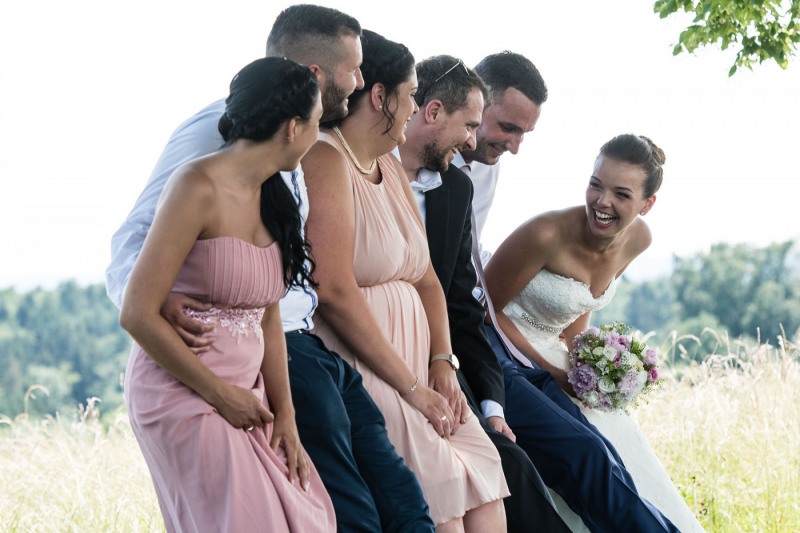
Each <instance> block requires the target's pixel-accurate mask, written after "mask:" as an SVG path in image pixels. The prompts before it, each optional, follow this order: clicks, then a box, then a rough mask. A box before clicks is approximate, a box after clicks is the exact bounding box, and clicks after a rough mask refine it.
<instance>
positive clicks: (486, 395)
mask: <svg viewBox="0 0 800 533" xmlns="http://www.w3.org/2000/svg"><path fill="white" fill-rule="evenodd" d="M417 76H418V81H419V89H418V91H417V95H418V97H417V102H418V103H419V105H420V112H419V113H417V114H416V115H415V116H414V117H413V118H412V119H411V121H410V122H409V125H408V127H407V130H406V143H405V144H403V145H401V146H400V156H401V160H402V162H403V166H404V168H405V170H406V173H407V175H408V178H409V181H411V184H412V189H413V190H414V194H415V197H416V198H417V200H418V203H419V205H420V211H421V214H422V215H423V218H424V219H425V227H426V231H427V234H428V247H429V249H430V254H431V262H432V263H433V268H434V270H435V271H436V274H437V276H438V278H439V281H440V282H441V284H442V287H443V289H444V293H445V296H446V299H447V312H448V317H449V323H450V334H451V340H452V345H453V351H454V352H455V353H456V354H457V359H456V358H454V359H453V360H452V361H451V364H453V365H454V367H459V369H458V370H457V376H458V380H459V384H460V385H461V389H462V391H463V392H464V394H465V396H466V397H467V401H468V403H469V405H470V408H471V410H472V412H473V413H474V414H475V415H476V416H477V417H478V419H479V420H480V422H481V425H482V426H483V428H484V430H485V431H486V433H487V434H488V436H489V438H490V439H491V440H492V442H493V443H494V445H495V446H496V447H497V450H498V452H499V454H500V458H501V460H502V463H503V471H504V473H505V475H506V480H507V482H508V486H509V489H510V491H511V496H509V497H508V498H506V499H505V500H504V503H505V508H506V518H507V524H508V531H510V532H528V531H534V530H536V531H553V532H559V531H564V532H566V531H569V530H568V529H567V527H566V525H565V524H564V522H563V521H562V520H561V518H560V517H559V516H558V514H557V513H556V511H555V508H554V507H553V505H552V500H551V499H550V496H549V493H548V492H547V489H546V487H545V486H544V483H543V482H542V480H541V478H540V477H539V474H538V472H537V471H536V468H535V467H534V466H533V463H532V462H531V460H530V459H529V458H528V456H527V455H526V454H525V452H524V451H523V450H522V449H521V448H520V447H519V446H517V445H516V444H514V442H513V439H514V434H513V432H512V431H511V429H510V428H509V427H508V425H507V424H506V423H505V420H504V419H503V406H504V404H505V392H504V385H503V373H502V370H501V369H500V364H499V363H498V361H497V358H496V357H495V356H494V353H493V352H492V348H491V346H490V344H489V339H488V337H487V336H486V332H485V330H484V328H483V320H484V310H483V307H482V306H481V305H480V303H478V301H477V300H476V299H475V298H474V297H473V296H472V289H473V288H474V287H475V284H476V277H475V270H474V268H473V266H472V262H471V259H470V257H471V249H472V237H471V227H472V225H471V223H470V217H471V214H472V210H471V204H472V182H471V181H470V179H469V178H468V177H467V176H466V175H465V174H464V173H463V172H461V171H460V170H458V169H457V168H455V167H453V166H450V165H449V162H450V161H451V160H452V158H453V155H454V154H455V153H457V151H459V150H461V149H462V148H465V147H471V148H474V146H475V145H474V142H475V130H476V128H477V127H478V125H479V123H480V120H481V114H482V112H483V97H484V95H485V94H486V93H485V87H484V85H483V83H482V82H481V80H480V78H479V77H478V76H477V75H476V74H475V73H474V72H472V71H470V70H468V69H467V68H466V67H464V65H463V63H461V61H460V60H458V59H456V58H453V57H450V56H438V57H435V58H431V59H428V60H426V61H423V62H421V63H420V64H419V65H417ZM434 88H435V89H436V90H437V92H441V93H442V97H441V99H440V98H436V99H434V100H430V99H427V101H426V93H428V92H429V91H428V90H427V89H434ZM439 89H441V91H439ZM423 104H425V105H424V107H423ZM434 387H435V384H434ZM484 414H485V415H486V416H484Z"/></svg>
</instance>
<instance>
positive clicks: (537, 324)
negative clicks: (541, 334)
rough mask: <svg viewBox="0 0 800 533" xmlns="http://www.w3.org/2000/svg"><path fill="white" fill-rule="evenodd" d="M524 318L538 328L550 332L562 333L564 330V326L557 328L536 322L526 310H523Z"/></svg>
mask: <svg viewBox="0 0 800 533" xmlns="http://www.w3.org/2000/svg"><path fill="white" fill-rule="evenodd" d="M521 316H522V320H524V321H525V322H527V323H528V324H530V325H531V326H533V327H535V328H536V329H540V330H542V331H547V332H548V333H561V332H562V331H563V329H562V328H557V327H555V326H547V325H545V324H540V323H538V322H536V321H535V320H534V319H533V317H532V316H531V315H529V314H528V313H526V312H525V311H523V312H522V315H521Z"/></svg>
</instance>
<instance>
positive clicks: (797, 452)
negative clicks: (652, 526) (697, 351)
mask: <svg viewBox="0 0 800 533" xmlns="http://www.w3.org/2000/svg"><path fill="white" fill-rule="evenodd" d="M706 333H709V334H713V335H717V334H716V333H715V332H706ZM717 337H718V338H717V341H718V342H717V344H718V345H719V346H720V347H721V348H722V350H721V352H722V354H718V355H711V356H709V357H708V358H707V359H706V360H705V362H704V363H703V364H700V365H698V364H694V365H691V366H685V365H680V366H679V365H673V366H671V367H669V368H667V372H666V379H665V383H664V386H663V388H662V389H661V390H659V391H657V392H656V394H654V395H653V397H652V399H651V400H650V402H649V404H648V405H646V406H643V407H642V408H640V409H639V410H637V411H636V412H635V414H634V416H636V418H637V420H638V422H639V424H640V426H641V427H642V430H643V431H644V432H645V434H646V435H647V437H648V440H649V441H650V443H651V445H652V446H653V448H654V449H655V450H656V453H657V454H658V456H659V457H660V459H661V460H662V462H663V463H664V466H665V467H666V469H667V471H668V472H670V474H671V476H672V479H673V481H674V483H675V484H676V485H677V487H678V489H679V490H680V491H681V493H682V494H683V496H684V498H685V500H686V502H687V503H688V504H689V507H690V508H691V509H692V510H694V511H695V513H696V515H697V516H698V518H699V520H700V523H701V524H702V525H703V526H704V527H705V528H706V530H707V531H713V532H740V531H747V532H758V533H771V532H774V533H786V532H790V533H792V532H800V359H798V358H799V357H800V352H798V347H797V346H796V345H794V344H791V343H788V342H784V341H782V340H781V342H780V345H779V346H770V345H765V344H755V345H747V344H743V343H741V342H730V341H729V340H728V339H727V338H725V337H724V336H722V337H720V336H718V335H717ZM678 340H680V339H678Z"/></svg>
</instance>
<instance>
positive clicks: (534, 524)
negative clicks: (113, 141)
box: [457, 371, 569, 533]
mask: <svg viewBox="0 0 800 533" xmlns="http://www.w3.org/2000/svg"><path fill="white" fill-rule="evenodd" d="M457 375H458V383H459V385H461V390H462V391H463V392H464V396H465V397H466V398H467V403H468V404H469V408H470V409H471V410H472V413H473V414H474V415H475V416H476V417H478V420H479V421H480V423H481V427H483V430H484V431H485V432H486V434H487V435H488V436H489V439H490V440H491V441H492V444H494V446H495V448H497V453H498V454H499V455H500V462H501V463H502V465H503V474H505V476H506V483H508V490H509V491H511V495H510V496H508V497H507V498H505V499H504V500H503V505H504V506H505V510H506V525H507V527H506V532H507V533H529V532H531V531H545V532H547V533H569V528H568V527H567V525H566V524H565V523H564V521H563V520H562V519H561V517H560V516H559V515H558V512H557V511H556V509H555V507H554V506H553V500H552V498H551V497H550V493H549V492H548V490H547V487H546V486H545V484H544V481H542V478H541V477H540V476H539V472H537V471H536V467H535V466H533V463H532V462H531V460H530V458H529V457H528V455H527V454H526V453H525V451H524V450H523V449H522V448H520V447H519V446H517V445H516V444H515V443H514V442H513V441H511V439H509V438H508V437H506V436H505V435H503V434H502V433H500V432H499V431H497V430H495V429H494V428H493V427H492V426H491V425H490V424H489V422H487V420H486V418H484V416H483V413H482V412H481V410H480V409H479V408H478V401H477V400H476V399H475V395H474V394H473V393H472V389H471V388H470V386H469V384H468V383H467V380H466V379H465V378H464V375H463V374H462V373H461V372H460V371H459V372H458V374H457Z"/></svg>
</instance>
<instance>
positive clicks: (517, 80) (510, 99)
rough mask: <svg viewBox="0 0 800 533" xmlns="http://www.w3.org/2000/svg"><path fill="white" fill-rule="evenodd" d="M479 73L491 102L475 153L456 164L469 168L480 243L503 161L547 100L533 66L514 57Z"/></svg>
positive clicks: (498, 58) (483, 65) (487, 62)
mask: <svg viewBox="0 0 800 533" xmlns="http://www.w3.org/2000/svg"><path fill="white" fill-rule="evenodd" d="M475 71H476V72H477V73H478V75H479V76H480V77H481V79H483V81H484V83H486V85H487V87H488V88H489V97H488V99H487V100H486V105H485V107H484V110H483V119H482V121H481V125H480V127H479V128H478V132H477V139H476V143H475V147H474V148H471V149H469V148H468V149H466V150H464V151H463V152H461V153H460V154H459V155H458V156H456V158H455V160H454V161H453V164H454V165H455V166H457V167H458V168H463V166H464V165H468V166H469V167H470V173H469V176H470V179H471V180H472V184H473V185H474V186H475V198H474V199H473V201H472V208H473V211H474V213H475V222H476V228H475V229H476V232H477V234H478V239H479V240H480V236H481V234H482V233H483V228H484V226H485V225H486V219H487V218H488V217H489V209H490V208H491V207H492V202H493V201H494V195H495V190H496V188H497V181H498V178H499V176H500V164H499V160H500V156H501V155H503V154H504V153H506V152H511V153H512V154H516V153H517V152H518V151H519V147H520V145H521V144H522V141H523V139H524V138H525V134H527V133H530V132H532V131H533V129H534V128H535V127H536V122H537V121H538V120H539V115H540V114H541V111H542V104H544V102H545V101H546V100H547V86H546V85H545V83H544V80H543V79H542V76H541V74H539V71H538V70H537V68H536V67H535V66H534V64H533V63H531V61H530V60H528V59H527V58H526V57H524V56H522V55H520V54H515V53H512V52H501V53H499V54H492V55H489V56H487V57H485V58H484V59H483V60H482V61H481V62H480V63H478V65H477V66H476V67H475ZM490 257H491V253H489V252H487V251H485V250H483V248H482V247H481V261H482V262H483V264H484V265H485V264H486V262H487V261H488V260H489V258H490Z"/></svg>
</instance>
